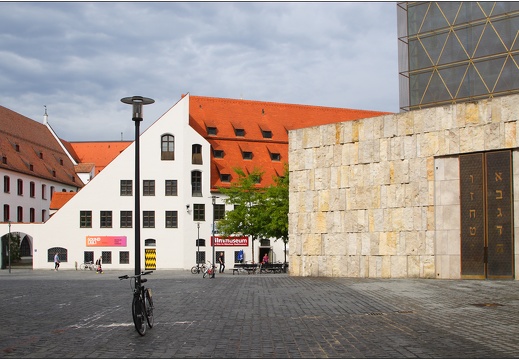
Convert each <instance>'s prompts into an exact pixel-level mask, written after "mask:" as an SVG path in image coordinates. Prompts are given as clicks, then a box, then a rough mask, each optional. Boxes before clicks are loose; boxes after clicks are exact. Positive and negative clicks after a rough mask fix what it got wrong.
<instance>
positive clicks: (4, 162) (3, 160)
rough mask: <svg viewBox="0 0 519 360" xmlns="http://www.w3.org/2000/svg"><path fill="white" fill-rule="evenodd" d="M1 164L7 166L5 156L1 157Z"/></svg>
mask: <svg viewBox="0 0 519 360" xmlns="http://www.w3.org/2000/svg"><path fill="white" fill-rule="evenodd" d="M2 163H3V164H7V156H2Z"/></svg>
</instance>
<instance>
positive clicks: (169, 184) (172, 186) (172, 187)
mask: <svg viewBox="0 0 519 360" xmlns="http://www.w3.org/2000/svg"><path fill="white" fill-rule="evenodd" d="M165 195H166V196H177V195H178V184H177V180H166V194H165Z"/></svg>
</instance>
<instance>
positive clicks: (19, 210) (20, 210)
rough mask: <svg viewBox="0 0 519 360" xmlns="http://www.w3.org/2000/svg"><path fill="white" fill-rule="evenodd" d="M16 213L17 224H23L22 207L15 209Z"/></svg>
mask: <svg viewBox="0 0 519 360" xmlns="http://www.w3.org/2000/svg"><path fill="white" fill-rule="evenodd" d="M16 210H17V211H16V212H17V215H18V216H17V221H18V222H23V207H21V206H18V208H17V209H16Z"/></svg>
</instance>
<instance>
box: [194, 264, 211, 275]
mask: <svg viewBox="0 0 519 360" xmlns="http://www.w3.org/2000/svg"><path fill="white" fill-rule="evenodd" d="M206 269H207V265H206V264H196V265H195V266H193V267H192V268H191V274H200V273H204V272H205V271H206Z"/></svg>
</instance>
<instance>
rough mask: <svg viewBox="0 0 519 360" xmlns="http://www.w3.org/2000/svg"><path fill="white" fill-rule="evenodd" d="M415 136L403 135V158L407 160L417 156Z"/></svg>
mask: <svg viewBox="0 0 519 360" xmlns="http://www.w3.org/2000/svg"><path fill="white" fill-rule="evenodd" d="M417 139H418V137H417V136H405V137H403V140H404V158H405V159H407V160H410V159H413V158H416V157H417V156H418V149H417Z"/></svg>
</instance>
